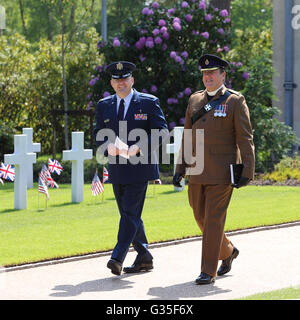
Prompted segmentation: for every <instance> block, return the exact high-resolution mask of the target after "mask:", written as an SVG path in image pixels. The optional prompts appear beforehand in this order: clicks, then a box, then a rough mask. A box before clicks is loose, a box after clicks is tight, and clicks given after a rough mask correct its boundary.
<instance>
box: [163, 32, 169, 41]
mask: <svg viewBox="0 0 300 320" xmlns="http://www.w3.org/2000/svg"><path fill="white" fill-rule="evenodd" d="M162 37H163V38H164V39H165V40H169V38H170V35H169V33H168V32H165V33H163V35H162Z"/></svg>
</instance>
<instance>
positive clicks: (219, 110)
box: [214, 104, 228, 117]
mask: <svg viewBox="0 0 300 320" xmlns="http://www.w3.org/2000/svg"><path fill="white" fill-rule="evenodd" d="M227 110H228V105H227V104H220V105H218V106H216V108H215V112H214V117H226V116H227Z"/></svg>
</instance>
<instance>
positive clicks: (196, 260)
mask: <svg viewBox="0 0 300 320" xmlns="http://www.w3.org/2000/svg"><path fill="white" fill-rule="evenodd" d="M230 239H231V241H232V242H233V243H234V244H235V245H236V246H237V247H238V249H239V250H240V255H239V256H238V258H237V259H236V260H235V261H234V263H233V268H232V270H231V272H230V273H228V274H227V275H224V276H222V277H217V279H216V282H215V283H214V284H212V285H205V286H197V285H195V283H194V280H195V278H196V277H197V276H198V275H199V273H200V258H201V240H199V239H197V240H194V241H189V242H183V243H180V242H179V243H178V244H175V245H168V246H163V247H157V248H152V251H151V252H152V253H153V256H154V267H155V268H154V269H153V271H151V272H146V273H140V274H122V275H121V276H114V275H113V274H111V273H110V270H109V269H107V268H106V263H107V261H108V259H109V256H101V257H96V258H89V259H84V260H78V261H73V262H66V263H59V264H50V265H44V266H39V267H35V268H27V269H23V270H14V271H9V272H7V271H6V272H1V273H0V299H2V300H7V299H10V300H11V299H13V300H20V299H25V300H33V299H34V300H35V299H39V300H51V299H56V300H57V299H60V300H66V299H67V300H74V299H81V300H85V299H90V300H98V299H100V300H152V299H153V300H161V299H163V300H169V299H172V300H184V299H188V300H193V299H196V300H201V299H206V300H207V299H214V300H219V299H223V300H224V299H234V298H239V297H243V296H248V295H251V294H254V293H258V292H264V291H271V290H275V289H279V288H285V287H289V286H298V285H300V223H295V224H291V225H290V226H288V227H280V228H274V229H270V230H265V231H262V230H260V231H255V232H249V233H233V234H231V235H230ZM134 258H135V253H134V252H129V253H128V255H127V258H126V260H125V264H124V265H131V263H132V262H133V260H134Z"/></svg>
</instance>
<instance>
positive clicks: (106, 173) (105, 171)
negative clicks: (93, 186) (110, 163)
mask: <svg viewBox="0 0 300 320" xmlns="http://www.w3.org/2000/svg"><path fill="white" fill-rule="evenodd" d="M107 180H108V171H107V169H106V168H105V167H103V183H104V182H105V181H107Z"/></svg>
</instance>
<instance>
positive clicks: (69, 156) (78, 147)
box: [63, 132, 93, 202]
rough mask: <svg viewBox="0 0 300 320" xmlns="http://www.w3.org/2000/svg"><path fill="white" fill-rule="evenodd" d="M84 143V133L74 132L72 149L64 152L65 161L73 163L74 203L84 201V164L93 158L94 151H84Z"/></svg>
mask: <svg viewBox="0 0 300 320" xmlns="http://www.w3.org/2000/svg"><path fill="white" fill-rule="evenodd" d="M83 142H84V133H83V132H72V149H71V150H64V151H63V160H70V161H72V178H71V179H72V202H82V201H83V186H84V170H83V163H84V160H86V159H92V158H93V150H92V149H84V145H83Z"/></svg>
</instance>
